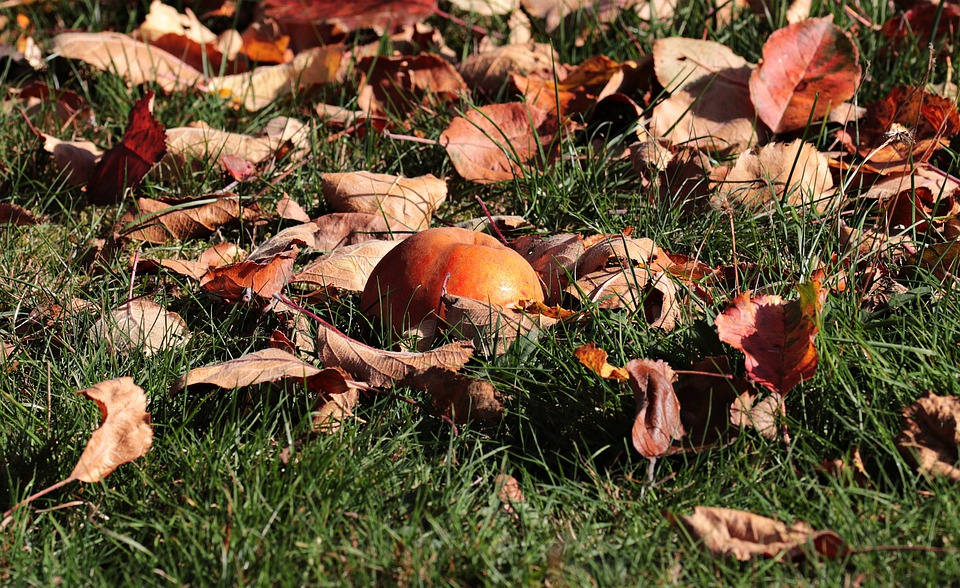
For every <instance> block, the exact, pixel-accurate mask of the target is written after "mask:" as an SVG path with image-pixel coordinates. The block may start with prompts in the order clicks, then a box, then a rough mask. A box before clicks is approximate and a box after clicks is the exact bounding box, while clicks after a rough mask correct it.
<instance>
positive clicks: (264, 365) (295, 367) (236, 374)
mask: <svg viewBox="0 0 960 588" xmlns="http://www.w3.org/2000/svg"><path fill="white" fill-rule="evenodd" d="M320 371H321V370H320V368H318V367H316V366H313V365H310V364H309V363H307V362H305V361H303V360H302V359H300V358H298V357H297V356H295V355H292V354H290V353H287V352H286V351H282V350H280V349H262V350H260V351H254V352H253V353H248V354H246V355H244V356H241V357H238V358H236V359H231V360H228V361H225V362H222V363H216V364H213V365H207V366H203V367H199V368H194V369H192V370H190V371H189V372H187V373H186V374H184V375H183V376H181V377H180V379H179V380H177V382H176V383H175V384H174V385H173V387H172V389H173V390H181V389H183V388H186V387H188V386H194V385H197V384H210V385H212V386H217V387H219V388H224V389H226V390H233V389H235V388H246V387H248V386H254V385H256V384H263V383H266V382H278V381H280V380H283V379H288V378H289V379H294V380H300V381H303V380H305V379H307V378H310V377H311V376H315V375H317V374H319V373H320Z"/></svg>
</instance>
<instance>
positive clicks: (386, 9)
mask: <svg viewBox="0 0 960 588" xmlns="http://www.w3.org/2000/svg"><path fill="white" fill-rule="evenodd" d="M260 8H261V9H262V10H263V11H264V12H265V13H266V14H267V15H268V16H271V17H273V18H275V19H277V21H279V22H281V23H310V24H313V25H318V24H321V23H325V24H330V25H333V26H335V27H337V28H338V29H339V30H341V31H343V32H351V31H354V30H356V29H358V28H371V29H373V30H375V31H377V32H378V33H383V32H384V31H386V30H388V29H391V28H397V27H401V26H403V25H408V24H414V23H416V22H419V21H421V20H424V19H426V18H427V17H428V16H431V15H432V14H433V13H434V10H436V8H437V1H436V0H352V1H351V2H343V1H342V0H313V1H311V2H309V3H306V4H304V3H303V2H301V1H300V0H265V2H263V3H262V5H261V6H260Z"/></svg>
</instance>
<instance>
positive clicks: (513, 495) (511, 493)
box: [493, 474, 527, 519]
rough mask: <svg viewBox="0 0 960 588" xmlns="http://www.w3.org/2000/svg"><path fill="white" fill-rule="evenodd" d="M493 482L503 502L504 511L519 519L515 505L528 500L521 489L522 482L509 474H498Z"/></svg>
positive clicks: (498, 496)
mask: <svg viewBox="0 0 960 588" xmlns="http://www.w3.org/2000/svg"><path fill="white" fill-rule="evenodd" d="M493 483H494V486H496V488H497V498H498V499H499V500H500V502H501V503H503V511H504V512H505V513H507V514H508V515H513V517H514V518H515V519H519V515H518V514H517V511H516V509H515V508H514V505H515V504H520V503H522V502H526V501H527V498H526V497H525V496H524V495H523V491H522V490H520V482H518V481H517V479H516V478H514V477H513V476H510V475H508V474H498V475H497V477H496V479H495V480H494V481H493Z"/></svg>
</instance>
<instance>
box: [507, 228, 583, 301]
mask: <svg viewBox="0 0 960 588" xmlns="http://www.w3.org/2000/svg"><path fill="white" fill-rule="evenodd" d="M510 247H511V248H512V249H514V250H515V251H517V252H518V253H519V254H520V255H522V256H523V258H524V259H526V260H527V263H529V264H530V265H531V266H533V269H534V270H536V272H537V275H538V276H540V280H541V282H542V283H543V284H544V285H545V288H544V289H545V290H546V293H547V296H546V300H545V302H546V303H547V304H557V303H558V302H560V296H561V294H563V290H564V288H566V287H567V283H568V281H569V277H570V276H571V275H576V267H577V262H578V260H579V259H580V257H581V256H582V255H583V252H584V250H585V248H584V242H583V237H581V236H580V235H574V234H569V233H562V234H559V235H550V236H547V237H540V236H537V235H524V236H523V237H520V238H519V239H517V240H516V241H515V242H514V243H512V244H511V245H510Z"/></svg>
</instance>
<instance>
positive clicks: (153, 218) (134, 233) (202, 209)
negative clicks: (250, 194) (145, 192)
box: [119, 196, 260, 244]
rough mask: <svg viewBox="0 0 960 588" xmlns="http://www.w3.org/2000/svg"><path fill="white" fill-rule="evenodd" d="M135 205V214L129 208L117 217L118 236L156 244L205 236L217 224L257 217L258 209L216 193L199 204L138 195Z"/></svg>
mask: <svg viewBox="0 0 960 588" xmlns="http://www.w3.org/2000/svg"><path fill="white" fill-rule="evenodd" d="M200 202H203V200H201V201H200ZM137 208H138V209H139V213H138V212H135V211H133V210H131V211H128V212H127V213H126V214H124V215H123V217H122V218H121V219H120V222H119V226H120V228H121V232H120V236H122V237H125V238H128V239H136V240H138V241H146V242H148V243H157V244H163V243H167V242H169V241H172V240H181V241H182V240H186V239H195V238H198V237H206V236H208V235H210V234H211V233H213V232H214V231H216V230H217V229H219V228H221V227H224V226H227V225H230V224H232V223H236V222H238V221H252V220H255V219H257V218H259V216H260V211H259V209H258V208H256V207H247V206H244V205H243V204H242V203H241V202H240V200H239V199H238V198H237V197H236V196H218V197H217V198H216V199H215V200H214V201H213V202H207V203H205V204H202V205H201V206H184V205H183V204H180V205H171V204H167V203H165V202H160V201H157V200H150V199H148V198H138V199H137Z"/></svg>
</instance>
